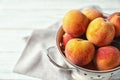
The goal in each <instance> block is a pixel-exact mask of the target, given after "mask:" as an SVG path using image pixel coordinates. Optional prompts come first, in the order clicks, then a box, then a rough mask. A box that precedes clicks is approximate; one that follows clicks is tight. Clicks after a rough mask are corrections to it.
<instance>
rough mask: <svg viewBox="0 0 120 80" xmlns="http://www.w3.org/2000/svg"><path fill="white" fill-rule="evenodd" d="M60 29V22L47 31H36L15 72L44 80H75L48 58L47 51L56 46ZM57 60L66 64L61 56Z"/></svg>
mask: <svg viewBox="0 0 120 80" xmlns="http://www.w3.org/2000/svg"><path fill="white" fill-rule="evenodd" d="M59 27H60V21H58V22H56V23H55V24H54V25H52V26H50V27H49V28H47V29H43V30H41V29H40V30H35V31H34V32H33V33H32V36H31V37H30V39H29V40H28V43H27V46H26V47H25V49H24V51H23V53H22V55H21V57H20V59H19V60H18V62H17V64H16V66H15V68H14V72H16V73H20V74H24V75H28V76H32V77H37V78H40V79H42V80H73V79H72V77H71V76H70V72H69V71H64V70H60V69H59V68H56V67H55V66H53V64H52V63H50V61H49V59H48V57H47V53H46V49H47V48H49V47H51V46H55V36H56V31H57V30H58V28H59ZM56 58H59V60H61V63H63V64H64V62H62V60H63V59H60V58H61V57H59V55H57V56H56ZM59 62H60V61H59Z"/></svg>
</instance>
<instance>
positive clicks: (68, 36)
mask: <svg viewBox="0 0 120 80" xmlns="http://www.w3.org/2000/svg"><path fill="white" fill-rule="evenodd" d="M73 38H74V37H72V36H71V35H69V34H67V33H65V34H64V35H63V39H62V43H63V46H64V47H65V46H66V44H67V42H68V41H69V40H71V39H73Z"/></svg>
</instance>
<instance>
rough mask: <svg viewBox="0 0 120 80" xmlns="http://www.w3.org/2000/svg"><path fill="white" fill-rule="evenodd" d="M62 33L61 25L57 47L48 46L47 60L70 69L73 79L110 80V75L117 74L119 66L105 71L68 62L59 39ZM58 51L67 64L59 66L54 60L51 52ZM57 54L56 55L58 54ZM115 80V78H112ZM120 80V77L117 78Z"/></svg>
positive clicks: (62, 67) (57, 37) (119, 69)
mask: <svg viewBox="0 0 120 80" xmlns="http://www.w3.org/2000/svg"><path fill="white" fill-rule="evenodd" d="M63 34H64V31H63V29H62V27H60V29H59V31H58V33H57V36H56V44H57V47H50V48H48V50H47V51H48V54H47V55H48V58H49V60H50V61H51V62H52V63H53V64H54V65H55V66H57V67H59V68H61V69H64V70H70V71H71V72H72V73H71V76H72V77H73V78H74V79H75V80H111V78H112V76H114V75H115V74H117V73H118V72H119V71H120V66H119V67H117V68H114V69H111V70H105V71H98V70H90V69H86V68H83V67H79V66H77V65H75V64H73V63H71V62H69V61H68V60H67V59H66V57H65V56H64V52H63V50H62V47H61V40H62V36H63ZM53 53H55V55H56V53H58V54H60V55H61V56H62V58H63V60H64V62H65V63H66V65H67V66H61V65H60V64H59V63H57V62H56V60H55V59H54V57H55V56H53V55H52V54H53ZM58 54H57V55H58ZM114 80H116V79H114ZM117 80H120V79H117Z"/></svg>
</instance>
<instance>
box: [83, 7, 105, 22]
mask: <svg viewBox="0 0 120 80" xmlns="http://www.w3.org/2000/svg"><path fill="white" fill-rule="evenodd" d="M82 13H83V14H84V15H86V16H87V17H88V18H89V20H90V21H92V20H94V19H95V18H98V17H103V14H102V12H101V11H99V10H97V9H94V8H85V9H83V10H82Z"/></svg>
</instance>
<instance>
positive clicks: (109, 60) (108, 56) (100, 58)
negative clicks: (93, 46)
mask: <svg viewBox="0 0 120 80" xmlns="http://www.w3.org/2000/svg"><path fill="white" fill-rule="evenodd" d="M96 64H97V67H98V69H99V70H110V69H113V68H115V67H117V66H118V65H120V52H119V50H118V49H117V48H116V47H113V46H105V47H100V48H99V49H98V50H97V53H96Z"/></svg>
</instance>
